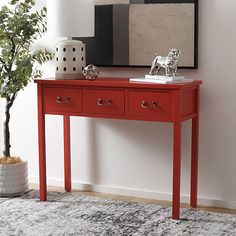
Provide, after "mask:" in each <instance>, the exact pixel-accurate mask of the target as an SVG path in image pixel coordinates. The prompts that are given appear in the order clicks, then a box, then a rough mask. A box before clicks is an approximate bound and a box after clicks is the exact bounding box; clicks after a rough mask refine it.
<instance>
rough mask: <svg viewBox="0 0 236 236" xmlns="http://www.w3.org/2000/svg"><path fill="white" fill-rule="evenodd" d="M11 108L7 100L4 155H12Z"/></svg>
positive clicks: (4, 125)
mask: <svg viewBox="0 0 236 236" xmlns="http://www.w3.org/2000/svg"><path fill="white" fill-rule="evenodd" d="M10 108H11V106H10V105H9V102H8V101H6V106H5V122H4V124H3V138H4V149H3V155H4V157H10V156H11V152H10V148H11V145H10V129H9V122H10Z"/></svg>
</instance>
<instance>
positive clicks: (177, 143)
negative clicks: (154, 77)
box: [172, 91, 181, 220]
mask: <svg viewBox="0 0 236 236" xmlns="http://www.w3.org/2000/svg"><path fill="white" fill-rule="evenodd" d="M173 145H174V146H173V194H172V198H173V199H172V219H175V220H178V219H179V213H180V174H181V93H180V92H179V91H176V92H174V140H173Z"/></svg>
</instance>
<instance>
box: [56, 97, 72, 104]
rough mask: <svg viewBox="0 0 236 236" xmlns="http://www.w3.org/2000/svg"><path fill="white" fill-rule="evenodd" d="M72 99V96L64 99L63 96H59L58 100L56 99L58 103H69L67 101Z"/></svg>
mask: <svg viewBox="0 0 236 236" xmlns="http://www.w3.org/2000/svg"><path fill="white" fill-rule="evenodd" d="M70 101H71V100H70V97H66V98H65V99H63V98H62V97H60V96H58V97H57V100H56V102H57V103H58V104H67V103H69V102H70Z"/></svg>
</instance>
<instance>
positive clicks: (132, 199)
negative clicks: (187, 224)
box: [30, 184, 236, 215]
mask: <svg viewBox="0 0 236 236" xmlns="http://www.w3.org/2000/svg"><path fill="white" fill-rule="evenodd" d="M30 188H31V189H38V185H37V184H30ZM48 191H58V192H64V189H63V188H60V187H54V186H48ZM71 193H72V194H84V195H88V196H95V197H101V198H110V199H115V200H122V201H129V202H139V203H144V204H156V205H164V206H171V205H172V203H171V202H170V201H160V200H155V199H146V198H138V197H128V196H121V195H114V194H107V193H98V192H91V191H80V190H73V191H72V192H71ZM181 207H183V208H190V206H189V205H188V204H186V203H181ZM196 209H197V210H203V211H210V212H218V213H225V214H231V215H236V209H226V208H218V207H204V206H198V207H197V208H196Z"/></svg>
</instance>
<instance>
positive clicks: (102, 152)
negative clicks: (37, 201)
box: [0, 0, 236, 208]
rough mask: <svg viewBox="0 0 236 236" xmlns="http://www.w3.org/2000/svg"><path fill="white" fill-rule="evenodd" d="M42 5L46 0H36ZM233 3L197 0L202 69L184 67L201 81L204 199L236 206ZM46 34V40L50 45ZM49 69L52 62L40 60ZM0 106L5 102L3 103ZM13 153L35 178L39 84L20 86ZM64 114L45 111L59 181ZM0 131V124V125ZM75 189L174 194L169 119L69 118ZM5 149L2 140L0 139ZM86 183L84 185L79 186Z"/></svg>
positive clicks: (50, 161) (51, 165)
mask: <svg viewBox="0 0 236 236" xmlns="http://www.w3.org/2000/svg"><path fill="white" fill-rule="evenodd" d="M39 4H40V5H43V4H44V1H40V2H39ZM235 8H236V1H235V0H227V1H222V0H211V1H209V0H208V1H206V0H200V9H199V12H200V13H199V14H200V15H199V21H200V22H199V69H198V70H192V71H191V70H188V71H186V70H184V71H181V73H182V74H183V75H186V76H189V77H192V78H195V79H201V80H203V86H202V88H201V109H200V112H201V114H200V119H201V121H200V153H199V198H200V203H201V204H207V205H215V206H224V207H231V208H236V186H235V181H234V180H235V179H236V171H235V166H236V158H235V155H236V145H235V140H236V119H235V117H236V105H235V101H236V93H235V86H236V79H235V68H236V60H235V55H236V44H235V42H236V27H235V23H234V22H236V15H235ZM54 43H55V39H54V40H52V39H51V40H50V39H48V38H46V37H45V38H44V40H41V41H40V44H41V45H43V46H48V47H49V48H53V45H54ZM44 70H45V75H46V76H47V75H53V73H54V68H53V64H49V65H47V66H45V69H44ZM147 71H148V69H146V70H145V69H139V70H138V69H101V74H102V75H111V76H120V75H121V76H142V75H143V74H145V73H147ZM0 106H1V107H0V109H1V111H2V110H3V104H2V103H1V104H0ZM0 121H1V123H2V121H3V114H2V113H1V115H0ZM11 122H12V123H11V130H12V144H13V148H12V152H13V153H15V154H17V155H20V156H21V157H22V158H24V159H26V160H28V161H29V176H30V179H31V181H38V153H37V151H38V149H37V101H36V85H35V84H33V83H32V84H31V85H30V86H28V87H27V88H26V89H25V91H24V92H21V93H20V95H19V97H18V99H17V101H16V104H15V107H14V108H13V110H12V120H11ZM61 127H62V119H61V117H56V116H50V117H47V174H48V182H49V183H50V184H54V185H55V184H56V185H62V183H63V182H62V181H63V148H62V130H61ZM1 129H2V126H1ZM71 130H72V178H73V182H74V187H76V188H77V187H79V188H86V187H88V188H91V189H94V190H97V191H103V192H112V193H118V194H128V195H134V196H142V197H151V198H161V199H171V190H172V189H171V182H172V125H170V124H164V123H155V122H144V121H122V120H109V119H90V118H76V117H73V118H72V127H71ZM182 131H183V134H182V139H183V150H182V154H183V155H182V179H181V181H182V182H181V184H182V185H181V193H182V196H183V198H182V200H183V201H187V200H188V196H189V174H190V170H189V167H190V141H189V138H190V134H191V133H190V122H185V123H183V128H182ZM0 145H1V147H2V138H1V139H0ZM83 183H87V184H89V185H84V184H83Z"/></svg>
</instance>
